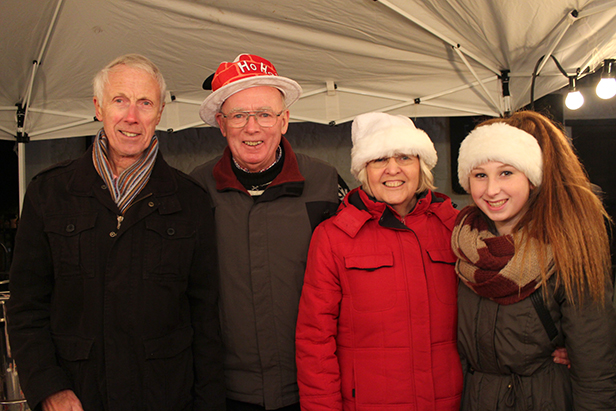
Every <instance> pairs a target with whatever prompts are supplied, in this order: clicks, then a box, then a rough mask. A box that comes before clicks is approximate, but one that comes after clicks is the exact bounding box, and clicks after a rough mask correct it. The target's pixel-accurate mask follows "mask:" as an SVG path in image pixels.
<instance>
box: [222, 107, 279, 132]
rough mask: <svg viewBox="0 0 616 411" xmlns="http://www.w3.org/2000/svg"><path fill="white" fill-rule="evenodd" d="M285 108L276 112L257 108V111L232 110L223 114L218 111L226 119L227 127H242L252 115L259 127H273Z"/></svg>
mask: <svg viewBox="0 0 616 411" xmlns="http://www.w3.org/2000/svg"><path fill="white" fill-rule="evenodd" d="M284 112H285V110H282V111H281V112H280V113H278V114H276V113H274V112H273V111H271V110H259V111H253V112H250V111H234V112H232V113H229V114H225V113H223V112H221V113H220V115H221V116H223V117H224V118H226V119H227V122H228V124H229V127H233V128H242V127H244V126H245V125H246V124H248V118H249V117H252V116H254V118H255V120H257V123H258V124H259V125H260V126H261V127H273V126H274V124H276V122H277V121H278V117H280V115H281V114H282V113H284Z"/></svg>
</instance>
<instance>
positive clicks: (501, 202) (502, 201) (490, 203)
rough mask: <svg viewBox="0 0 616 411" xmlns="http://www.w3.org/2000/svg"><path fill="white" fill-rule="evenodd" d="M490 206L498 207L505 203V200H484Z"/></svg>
mask: <svg viewBox="0 0 616 411" xmlns="http://www.w3.org/2000/svg"><path fill="white" fill-rule="evenodd" d="M486 202H487V203H488V205H489V206H490V207H494V208H498V207H500V206H502V205H503V204H505V203H506V202H507V200H506V199H505V200H499V201H486Z"/></svg>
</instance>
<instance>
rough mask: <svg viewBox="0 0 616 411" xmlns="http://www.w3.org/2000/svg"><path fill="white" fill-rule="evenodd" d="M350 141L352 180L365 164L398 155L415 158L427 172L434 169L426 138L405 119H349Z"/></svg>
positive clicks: (372, 116) (384, 116)
mask: <svg viewBox="0 0 616 411" xmlns="http://www.w3.org/2000/svg"><path fill="white" fill-rule="evenodd" d="M351 138H352V140H353V149H352V150H351V173H353V175H354V176H355V177H357V175H358V173H359V172H360V171H361V170H362V169H363V168H364V167H366V164H368V163H369V162H370V161H372V160H376V159H377V158H383V157H393V156H394V155H398V154H408V155H413V156H418V157H419V158H421V159H422V160H423V161H424V163H425V164H426V165H427V166H428V168H430V169H432V168H434V166H435V165H436V162H437V160H438V157H437V155H436V150H435V149H434V144H433V143H432V140H430V137H428V135H427V134H426V133H425V131H423V130H420V129H418V128H416V127H415V124H413V121H412V120H411V119H410V118H408V117H405V116H400V115H392V114H387V113H366V114H360V115H359V116H357V117H355V120H353V124H352V126H351Z"/></svg>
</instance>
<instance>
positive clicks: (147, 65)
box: [92, 54, 167, 108]
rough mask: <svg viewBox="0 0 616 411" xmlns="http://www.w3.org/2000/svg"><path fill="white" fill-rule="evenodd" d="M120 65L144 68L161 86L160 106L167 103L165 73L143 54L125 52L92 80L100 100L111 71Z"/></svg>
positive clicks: (95, 94)
mask: <svg viewBox="0 0 616 411" xmlns="http://www.w3.org/2000/svg"><path fill="white" fill-rule="evenodd" d="M119 65H124V66H127V67H131V68H135V69H139V70H143V71H145V72H146V73H148V74H150V75H151V76H152V77H153V78H154V79H156V82H157V83H158V87H159V88H160V107H159V108H162V106H163V104H164V103H165V94H166V93H167V84H166V83H165V79H164V78H163V74H162V73H161V72H160V70H159V69H158V67H156V65H155V64H154V63H152V61H150V59H148V58H147V57H144V56H142V55H141V54H125V55H124V56H120V57H118V58H116V59H114V60H113V61H112V62H110V63H109V64H107V65H106V66H105V67H104V68H103V69H102V70H101V71H99V72H98V73H97V74H96V76H95V77H94V80H93V81H92V85H93V88H94V96H95V97H96V99H97V100H98V101H100V102H102V101H103V93H104V91H105V86H106V85H107V83H108V82H109V73H110V72H111V71H112V70H113V69H114V68H115V67H116V66H119Z"/></svg>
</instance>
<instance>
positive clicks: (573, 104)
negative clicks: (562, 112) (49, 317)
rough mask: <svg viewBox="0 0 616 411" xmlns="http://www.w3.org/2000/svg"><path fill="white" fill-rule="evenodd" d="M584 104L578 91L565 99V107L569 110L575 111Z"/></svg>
mask: <svg viewBox="0 0 616 411" xmlns="http://www.w3.org/2000/svg"><path fill="white" fill-rule="evenodd" d="M582 104H584V96H582V93H580V92H579V91H571V92H569V94H568V95H567V98H566V99H565V105H566V106H567V108H568V109H569V110H577V109H578V108H580V107H582Z"/></svg>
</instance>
